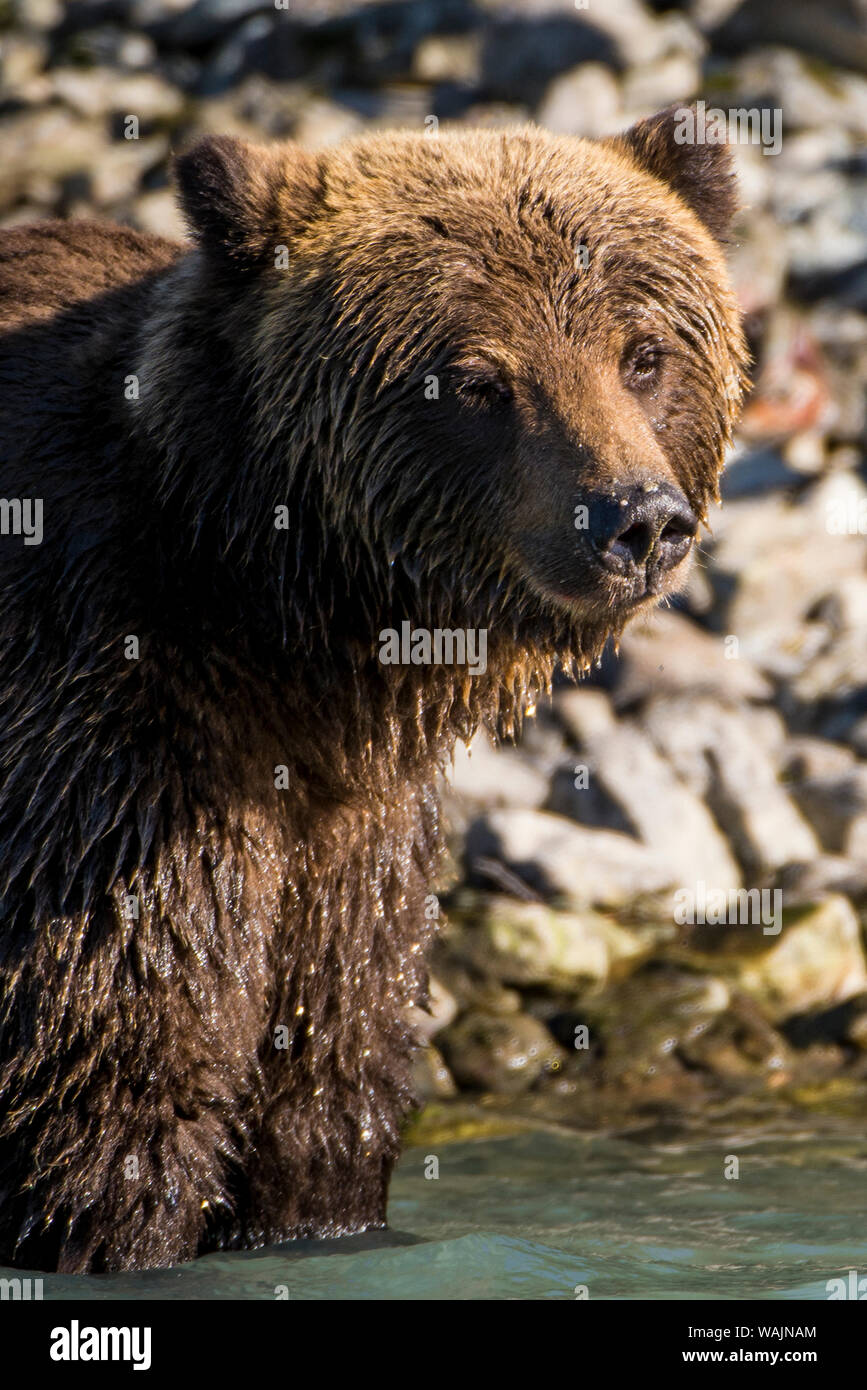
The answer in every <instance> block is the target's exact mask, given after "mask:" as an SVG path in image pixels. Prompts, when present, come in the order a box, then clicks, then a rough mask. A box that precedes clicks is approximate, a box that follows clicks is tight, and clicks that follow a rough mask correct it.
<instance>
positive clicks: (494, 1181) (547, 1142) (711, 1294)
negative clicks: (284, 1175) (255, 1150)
mask: <svg viewBox="0 0 867 1390" xmlns="http://www.w3.org/2000/svg"><path fill="white" fill-rule="evenodd" d="M851 1128H852V1130H854V1132H851V1130H850V1132H849V1133H839V1132H837V1133H832V1134H831V1135H825V1136H817V1135H816V1134H814V1133H813V1134H810V1133H806V1132H805V1133H799V1132H798V1130H797V1129H794V1130H793V1131H792V1132H790V1133H788V1134H785V1135H779V1134H778V1135H776V1136H764V1137H761V1138H758V1139H757V1138H756V1137H755V1136H750V1135H749V1134H744V1135H738V1134H737V1133H732V1134H729V1135H727V1136H725V1137H724V1140H723V1141H722V1142H720V1141H718V1140H713V1141H707V1140H706V1141H704V1142H697V1141H695V1140H694V1139H690V1140H689V1141H688V1142H669V1143H658V1142H657V1143H648V1142H646V1141H644V1142H642V1141H640V1140H628V1139H623V1138H618V1139H612V1138H599V1137H592V1136H590V1137H588V1136H585V1135H580V1134H573V1133H568V1132H546V1131H544V1130H537V1131H533V1132H529V1133H523V1134H519V1135H512V1136H510V1137H505V1138H498V1139H485V1140H474V1141H471V1142H461V1143H440V1144H428V1145H427V1147H423V1148H417V1147H413V1148H408V1149H407V1150H406V1151H405V1153H404V1156H403V1159H402V1161H401V1163H400V1166H399V1168H398V1171H397V1173H396V1175H395V1178H394V1182H393V1184H392V1193H391V1204H390V1208H389V1217H390V1223H391V1230H389V1231H387V1232H377V1233H375V1234H370V1235H367V1236H360V1237H353V1238H350V1239H347V1240H342V1241H327V1242H306V1241H305V1242H298V1243H296V1244H294V1245H287V1246H282V1247H272V1248H270V1249H267V1250H263V1251H256V1252H251V1253H233V1254H226V1255H209V1256H206V1257H205V1258H203V1259H201V1260H197V1261H196V1262H195V1263H193V1264H190V1265H184V1266H182V1267H180V1268H177V1269H173V1270H163V1271H154V1272H151V1273H144V1274H124V1275H111V1276H104V1277H101V1278H96V1277H93V1278H83V1277H70V1276H50V1277H49V1276H46V1277H45V1297H46V1298H49V1299H51V1298H65V1297H75V1298H92V1299H106V1298H124V1299H139V1298H173V1299H176V1298H191V1299H213V1298H228V1299H231V1298H250V1299H263V1298H267V1299H273V1298H275V1296H276V1290H277V1289H278V1288H282V1290H283V1291H284V1293H283V1296H286V1293H288V1296H289V1297H290V1298H292V1299H378V1298H384V1299H489V1298H493V1299H512V1298H531V1299H574V1298H575V1297H576V1296H577V1295H576V1287H577V1288H579V1290H580V1286H586V1288H587V1293H588V1295H589V1297H590V1298H602V1299H629V1298H649V1299H693V1298H700V1299H738V1298H760V1299H803V1298H808V1299H824V1298H826V1297H827V1293H826V1287H825V1286H826V1281H827V1280H828V1279H831V1278H834V1277H835V1276H838V1275H841V1274H842V1275H844V1276H845V1274H846V1272H847V1271H848V1270H850V1269H855V1270H857V1271H858V1272H859V1276H862V1277H863V1276H864V1275H867V1143H865V1142H863V1141H862V1140H861V1138H860V1136H859V1134H858V1132H857V1127H854V1126H853V1127H851ZM729 1154H733V1155H736V1156H737V1158H738V1160H739V1177H738V1178H737V1179H729V1180H727V1179H726V1178H725V1177H724V1175H723V1173H724V1166H725V1161H726V1155H729ZM431 1155H433V1156H435V1157H436V1158H437V1159H438V1160H439V1177H438V1178H435V1179H434V1178H429V1177H426V1176H425V1171H426V1169H427V1171H430V1170H431V1167H432V1165H431V1164H430V1162H429V1161H428V1160H429V1157H430V1156H431Z"/></svg>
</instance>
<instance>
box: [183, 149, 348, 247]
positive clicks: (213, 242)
mask: <svg viewBox="0 0 867 1390" xmlns="http://www.w3.org/2000/svg"><path fill="white" fill-rule="evenodd" d="M174 175H175V180H176V182H177V186H178V195H179V199H180V204H181V208H182V210H183V213H184V216H185V218H186V220H187V223H188V225H189V228H190V231H191V232H192V234H193V236H194V238H195V239H196V241H197V242H198V243H199V244H200V246H202V247H204V248H205V250H207V251H209V252H211V253H212V254H213V255H214V256H216V257H219V258H222V259H223V260H225V261H227V262H228V263H231V264H233V265H235V266H246V267H252V266H254V265H256V264H258V263H261V262H263V261H264V260H265V259H266V258H268V257H271V256H273V252H274V247H275V246H276V245H277V244H278V243H279V242H280V240H281V237H282V236H287V235H291V233H292V232H293V231H298V230H299V229H300V228H301V226H303V224H304V222H305V221H306V220H307V219H308V218H309V217H310V216H311V215H312V214H313V212H314V210H315V207H316V204H317V202H318V200H319V198H320V196H321V192H322V170H321V165H320V161H319V159H318V157H317V156H316V155H312V154H306V153H305V152H304V151H303V150H302V149H300V148H299V146H297V145H294V144H292V142H291V141H286V142H285V143H283V144H281V145H274V146H265V145H253V144H250V143H249V142H248V141H246V140H239V139H236V138H235V137H234V136H231V135H211V136H206V137H205V139H203V140H200V141H199V142H198V144H196V145H194V146H193V147H192V149H190V150H188V151H187V152H186V153H185V154H181V155H176V156H175V160H174Z"/></svg>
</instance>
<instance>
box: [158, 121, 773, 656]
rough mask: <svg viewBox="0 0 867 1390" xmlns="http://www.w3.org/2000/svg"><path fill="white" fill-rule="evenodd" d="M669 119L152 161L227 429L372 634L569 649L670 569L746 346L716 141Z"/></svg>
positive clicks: (713, 467)
mask: <svg viewBox="0 0 867 1390" xmlns="http://www.w3.org/2000/svg"><path fill="white" fill-rule="evenodd" d="M676 121H677V117H676V112H675V110H674V109H673V108H672V109H670V110H669V111H666V112H663V113H661V114H660V115H658V116H656V117H653V118H651V119H649V120H646V121H641V122H639V123H638V124H637V125H635V126H634V127H633V128H632V129H631V130H629V131H628V132H627V133H626V134H625V135H622V136H620V137H617V138H612V139H606V140H599V141H589V140H582V139H577V138H570V137H561V136H551V135H548V134H546V133H544V132H542V131H540V130H538V129H535V128H532V127H528V128H519V129H515V130H510V131H508V132H502V131H457V132H450V133H443V134H440V135H437V136H426V135H422V134H404V133H388V134H381V133H380V134H374V135H370V136H366V137H364V138H361V139H358V140H355V141H352V142H350V143H348V144H346V145H344V146H342V147H339V148H336V149H333V150H327V151H325V152H322V153H318V154H310V153H305V152H303V151H302V150H300V149H299V148H298V147H296V146H295V145H293V144H291V143H288V144H281V145H277V146H274V147H270V148H267V147H257V146H252V145H249V144H247V143H245V142H242V141H239V140H236V139H233V138H228V137H213V138H208V139H205V140H204V141H202V142H201V143H200V144H198V145H197V146H195V147H194V148H193V149H192V150H191V151H190V152H189V153H186V154H184V155H181V156H180V157H179V158H178V160H177V162H176V174H177V181H178V185H179V191H180V198H181V202H182V206H183V209H184V212H185V215H186V217H187V220H188V222H189V225H190V227H191V230H192V233H193V236H194V238H195V240H196V242H197V243H198V251H197V252H196V253H195V254H196V256H197V257H198V261H199V264H200V267H202V273H203V274H205V275H206V276H207V277H208V283H209V284H210V285H211V286H212V287H213V294H214V296H216V297H217V299H216V302H219V303H220V304H222V305H224V306H225V323H226V324H227V325H231V327H230V328H227V333H229V332H230V333H231V335H232V336H234V337H238V338H242V339H243V338H244V337H245V335H246V341H244V343H243V352H244V359H245V361H247V362H248V363H252V364H254V365H253V366H252V367H251V369H250V394H251V395H252V397H253V398H254V400H255V409H254V410H253V413H252V416H251V424H250V438H249V448H250V450H251V451H252V452H253V453H255V454H257V455H262V456H265V455H267V456H268V457H269V458H271V459H272V460H275V459H276V460H277V461H278V464H279V467H280V468H282V469H283V470H284V483H285V492H286V495H287V496H290V495H291V496H293V497H295V498H296V499H298V504H299V505H301V503H302V499H303V504H304V505H305V506H306V507H307V508H308V510H309V508H311V507H312V508H313V510H314V511H315V513H316V515H317V516H318V517H319V518H320V519H321V523H322V525H323V526H324V527H325V528H326V529H328V530H330V531H331V532H332V533H333V534H334V535H335V536H339V537H340V547H339V553H340V557H341V558H340V564H341V565H343V566H345V569H346V573H347V575H348V576H350V577H351V576H353V575H355V578H356V580H357V585H358V588H359V591H364V592H365V593H370V594H373V595H376V596H377V599H376V603H374V602H373V601H371V605H370V606H371V607H373V608H376V611H375V612H371V614H370V620H371V623H372V625H373V629H374V631H375V630H376V625H377V624H378V623H381V622H383V621H387V620H388V618H389V616H391V617H394V616H396V615H397V614H398V613H399V612H403V613H405V614H406V615H407V616H410V617H412V618H414V619H415V620H416V621H418V622H428V623H430V624H431V625H436V623H437V622H438V621H444V622H446V623H447V624H448V625H452V626H458V625H459V626H463V627H473V626H476V627H482V626H484V627H487V628H489V629H492V630H493V632H494V634H495V633H496V631H497V630H498V628H499V629H500V630H502V631H505V632H507V633H509V634H510V636H511V638H512V639H513V640H514V641H515V642H525V643H527V642H529V643H534V644H536V645H537V647H539V648H540V649H545V648H554V647H556V648H558V649H561V650H560V654H561V656H565V657H566V658H567V659H568V658H569V657H572V658H576V657H577V659H578V662H579V664H580V665H586V664H587V662H588V661H589V660H590V659H591V658H592V657H593V656H595V655H597V654H598V651H599V650H600V649H601V645H602V644H603V643H604V641H605V639H606V637H607V636H608V635H610V634H612V633H617V632H618V631H619V630H620V628H621V627H622V625H623V624H624V622H625V621H626V620H627V619H628V618H629V617H630V616H631V615H632V614H634V613H635V612H637V611H638V610H640V609H642V608H643V607H646V606H647V605H649V604H652V603H654V602H656V601H658V599H659V598H660V597H661V596H664V595H666V594H668V593H671V592H672V591H673V590H674V589H676V588H677V586H678V585H679V584H680V583H682V581H683V578H684V577H685V575H686V572H687V569H688V558H689V555H690V552H691V551H692V549H693V548H694V541H695V537H696V534H697V530H698V527H699V525H700V523H701V521H702V520H704V519H706V516H707V508H708V504H709V502H710V501H711V500H712V499H714V498H715V497H716V496H717V481H718V477H719V474H720V470H721V467H722V462H723V455H724V451H725V447H726V445H727V443H728V442H729V440H730V432H731V427H732V423H733V420H734V418H735V416H736V413H737V409H738V405H739V402H740V398H741V392H742V382H743V372H744V368H745V360H746V353H745V345H744V339H743V336H742V332H741V326H740V317H739V313H738V308H737V305H736V301H735V298H734V295H733V293H732V290H731V288H730V285H729V281H728V276H727V271H726V266H725V261H724V255H723V248H722V242H723V239H724V237H725V235H726V232H727V229H728V226H729V223H730V220H731V217H732V214H733V210H734V206H735V197H734V177H733V171H732V167H731V158H730V154H729V151H728V149H727V148H726V147H724V146H708V145H704V146H700V145H694V144H681V143H678V139H677V124H676ZM238 306H242V310H241V311H239V307H238ZM311 499H312V500H311ZM336 554H337V552H336V550H335V551H334V553H333V556H332V559H334V556H336ZM377 605H378V606H377Z"/></svg>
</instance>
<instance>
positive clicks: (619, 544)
mask: <svg viewBox="0 0 867 1390" xmlns="http://www.w3.org/2000/svg"><path fill="white" fill-rule="evenodd" d="M589 513H590V516H589V531H590V540H591V542H592V544H593V546H594V548H595V549H596V552H597V554H598V557H599V559H600V560H601V562H602V564H603V565H604V566H605V568H606V569H609V570H611V571H612V572H613V573H615V574H630V573H632V572H633V571H635V570H638V569H643V568H644V567H645V566H646V567H648V568H649V567H650V565H651V564H652V566H653V568H654V570H656V571H658V572H664V571H666V570H670V569H674V567H675V565H679V564H680V562H681V560H682V559H683V558H684V556H685V555H686V554H687V552H688V550H689V548H690V546H691V545H692V542H693V540H694V538H695V532H696V528H697V526H698V521H697V519H696V516H695V513H694V512H693V510H692V508H691V507H690V505H689V503H688V502H687V500H686V498H685V497H684V495H683V493H682V492H679V491H678V489H677V488H675V487H672V486H671V485H670V484H668V483H643V484H641V485H640V486H638V487H635V488H630V489H629V490H628V491H627V492H625V493H620V494H617V495H615V496H611V497H606V498H604V499H599V500H598V501H597V502H596V504H595V505H591V506H590V508H589Z"/></svg>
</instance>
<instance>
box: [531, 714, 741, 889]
mask: <svg viewBox="0 0 867 1390" xmlns="http://www.w3.org/2000/svg"><path fill="white" fill-rule="evenodd" d="M583 758H584V761H585V763H586V766H587V769H588V776H587V783H588V785H587V787H586V788H584V787H583V786H582V785H580V783H581V782H582V781H583V779H582V778H581V777H574V776H573V775H572V773H573V770H574V769H573V767H572V766H571V765H570V767H569V768H568V769H566V776H565V777H563V778H561V779H559V780H558V781H557V782H555V784H554V787H553V789H552V797H551V800H550V802H549V807H550V809H552V810H556V811H559V812H560V813H561V814H565V815H569V816H570V817H571V818H572V819H574V820H576V821H578V822H580V823H582V824H585V825H587V824H591V825H592V824H599V823H600V822H599V821H597V820H596V819H595V817H596V816H597V815H598V814H599V811H600V809H601V810H602V811H603V814H604V812H605V809H606V808H605V807H604V806H603V807H602V808H600V807H599V806H598V797H596V796H595V795H594V794H595V792H596V789H597V788H601V789H602V791H603V793H604V794H605V796H606V797H607V800H608V802H609V803H611V804H612V805H613V807H614V808H616V811H617V812H618V813H619V815H620V818H621V821H622V822H623V824H624V826H625V828H627V829H631V830H632V832H633V833H634V834H635V835H636V836H637V838H638V839H640V840H641V842H642V843H643V844H645V845H646V846H647V847H648V848H649V849H651V850H653V851H654V853H655V855H656V856H657V858H658V860H659V861H660V863H666V864H668V865H669V866H670V868H671V873H672V876H673V878H674V881H675V882H676V883H677V885H678V886H683V885H684V884H688V883H690V884H692V883H695V881H696V879H702V880H703V881H704V882H705V883H706V884H707V885H708V887H714V888H730V887H739V886H740V881H741V877H740V870H739V869H738V865H737V863H736V862H735V860H734V858H733V857H732V855H731V853H730V851H729V848H728V845H727V844H726V841H725V839H724V837H723V836H722V834H721V833H720V830H719V828H718V826H717V825H716V824H715V823H714V820H713V817H712V816H711V815H710V813H709V811H708V810H707V807H706V806H705V805H704V804H703V802H702V801H701V800H700V799H699V797H698V796H696V794H695V793H694V792H693V791H691V790H690V788H689V787H688V786H687V785H686V784H685V783H684V782H682V781H680V780H679V779H678V777H677V776H676V775H675V773H674V772H673V771H672V769H671V766H670V764H669V763H668V762H667V760H666V759H665V758H664V757H663V756H661V755H660V753H659V752H658V751H657V749H656V747H655V745H654V743H653V741H652V739H651V738H650V737H649V735H648V734H647V733H645V732H644V731H643V730H641V729H639V728H637V727H636V726H635V725H633V724H626V723H621V724H620V725H619V726H618V727H617V728H615V729H612V730H609V731H606V732H603V733H600V734H597V735H596V736H595V737H594V738H591V739H590V740H588V742H587V744H586V751H585V753H584V755H583ZM576 781H578V782H579V786H577V787H576V785H575V783H576ZM594 802H596V803H597V804H594ZM601 823H602V824H603V825H611V824H612V822H611V820H610V819H604V820H602V822H601Z"/></svg>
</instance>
